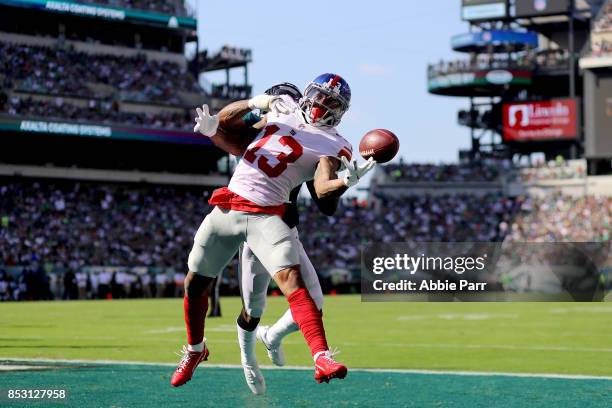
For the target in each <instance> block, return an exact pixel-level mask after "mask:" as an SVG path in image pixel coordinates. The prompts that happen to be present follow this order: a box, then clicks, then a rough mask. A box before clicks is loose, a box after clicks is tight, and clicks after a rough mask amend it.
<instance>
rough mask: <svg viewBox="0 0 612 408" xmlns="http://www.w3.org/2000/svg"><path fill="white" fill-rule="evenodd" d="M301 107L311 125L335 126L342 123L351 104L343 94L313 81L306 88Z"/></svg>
mask: <svg viewBox="0 0 612 408" xmlns="http://www.w3.org/2000/svg"><path fill="white" fill-rule="evenodd" d="M300 108H301V109H302V111H303V112H304V114H305V115H306V120H307V121H308V123H310V124H311V125H313V126H326V127H334V126H337V125H338V124H339V123H340V120H341V119H342V115H344V113H345V112H346V111H347V110H348V108H349V104H348V102H347V101H345V100H344V98H343V97H342V96H340V95H338V94H333V93H332V92H330V91H329V90H327V89H325V88H324V87H323V86H321V85H319V84H316V83H312V84H310V85H309V86H308V87H307V88H306V92H305V93H304V97H303V98H302V99H301V100H300Z"/></svg>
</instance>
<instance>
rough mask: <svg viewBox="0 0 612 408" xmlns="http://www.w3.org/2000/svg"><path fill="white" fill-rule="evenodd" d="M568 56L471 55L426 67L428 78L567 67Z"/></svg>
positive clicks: (560, 52)
mask: <svg viewBox="0 0 612 408" xmlns="http://www.w3.org/2000/svg"><path fill="white" fill-rule="evenodd" d="M568 58H569V55H568V53H567V52H566V51H565V50H559V49H550V50H529V51H526V52H522V53H520V54H519V55H517V56H513V57H512V58H509V57H508V55H497V54H493V53H488V54H487V53H485V54H472V55H471V58H470V59H460V60H451V61H444V60H441V61H440V62H438V63H437V64H430V65H428V74H429V76H430V77H433V76H436V75H446V74H457V73H464V72H473V71H475V70H487V69H527V70H532V69H535V68H556V67H560V66H567V64H568V61H569V60H568Z"/></svg>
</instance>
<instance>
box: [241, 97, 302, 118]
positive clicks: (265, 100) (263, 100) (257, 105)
mask: <svg viewBox="0 0 612 408" xmlns="http://www.w3.org/2000/svg"><path fill="white" fill-rule="evenodd" d="M248 104H249V108H250V109H259V110H260V111H264V112H276V113H282V114H284V115H288V114H290V113H291V112H293V111H295V106H292V105H291V104H290V103H288V102H286V101H285V100H283V98H281V97H280V96H278V95H265V94H264V95H257V96H254V97H252V98H251V99H249V103H248Z"/></svg>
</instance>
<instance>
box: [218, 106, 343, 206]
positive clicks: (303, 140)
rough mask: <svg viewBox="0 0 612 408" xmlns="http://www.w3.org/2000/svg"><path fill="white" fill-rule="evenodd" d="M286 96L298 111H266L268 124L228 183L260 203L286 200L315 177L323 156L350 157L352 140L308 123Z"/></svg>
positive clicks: (235, 189) (276, 203)
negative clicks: (290, 194) (292, 191)
mask: <svg viewBox="0 0 612 408" xmlns="http://www.w3.org/2000/svg"><path fill="white" fill-rule="evenodd" d="M283 100H284V102H286V103H287V104H292V105H294V107H295V108H296V109H295V111H294V112H293V113H290V114H288V115H285V114H278V113H275V112H270V113H268V114H266V120H267V125H266V127H265V128H264V129H263V130H262V131H261V132H260V133H259V134H258V135H257V137H256V138H255V140H253V142H252V143H251V144H250V145H249V147H248V148H247V150H246V151H245V153H244V154H243V155H242V159H241V160H240V162H239V163H238V165H237V166H236V169H235V170H234V175H233V176H232V178H231V180H230V183H229V185H228V189H229V190H230V191H232V192H233V193H235V194H237V195H239V196H241V197H243V198H246V199H247V200H250V201H252V202H254V203H255V204H257V205H260V206H276V205H281V204H283V203H285V202H287V201H288V200H289V193H290V192H291V190H293V189H294V188H295V187H297V186H299V185H300V184H302V183H303V182H305V181H309V180H312V179H313V178H314V173H315V169H316V167H317V164H318V163H319V159H320V158H321V157H324V156H330V157H335V158H337V159H340V157H342V156H345V157H346V158H348V159H349V160H350V159H351V152H352V148H351V144H350V143H349V142H347V141H346V140H345V139H344V138H343V137H342V136H340V135H339V134H338V132H337V131H336V129H335V128H318V127H315V126H312V125H310V124H308V123H307V122H306V119H305V118H304V116H303V115H302V112H301V110H300V109H299V107H297V105H296V104H295V102H293V101H292V100H291V99H290V98H288V97H284V96H283Z"/></svg>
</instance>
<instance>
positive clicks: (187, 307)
mask: <svg viewBox="0 0 612 408" xmlns="http://www.w3.org/2000/svg"><path fill="white" fill-rule="evenodd" d="M183 311H184V313H185V326H187V343H188V344H191V345H195V344H200V343H201V342H203V341H204V319H205V318H206V312H207V311H208V294H204V295H202V296H200V297H198V298H190V297H187V296H185V297H184V298H183Z"/></svg>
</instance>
